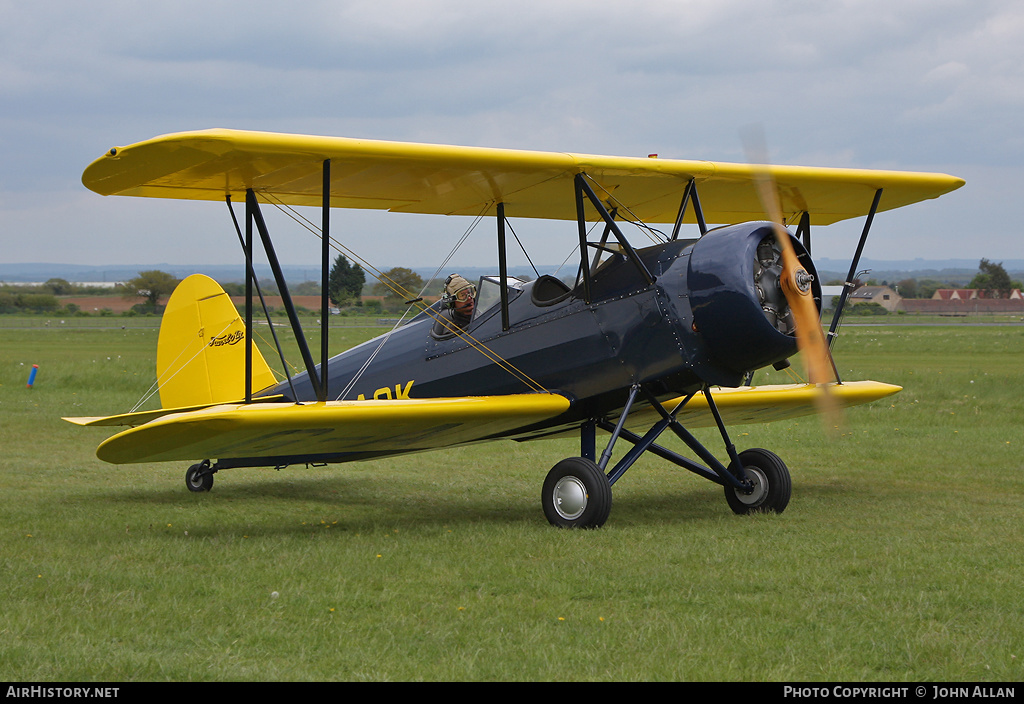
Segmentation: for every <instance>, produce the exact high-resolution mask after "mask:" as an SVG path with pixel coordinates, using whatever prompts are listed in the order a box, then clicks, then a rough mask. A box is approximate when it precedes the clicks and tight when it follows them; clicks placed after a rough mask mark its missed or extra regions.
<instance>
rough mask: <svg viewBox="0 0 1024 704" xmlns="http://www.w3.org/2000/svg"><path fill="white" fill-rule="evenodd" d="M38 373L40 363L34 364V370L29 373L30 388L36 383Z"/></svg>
mask: <svg viewBox="0 0 1024 704" xmlns="http://www.w3.org/2000/svg"><path fill="white" fill-rule="evenodd" d="M37 373H39V365H38V364H33V365H32V371H30V372H29V373H28V384H27V387H28V388H30V389H31V388H32V384H34V383H36V374H37Z"/></svg>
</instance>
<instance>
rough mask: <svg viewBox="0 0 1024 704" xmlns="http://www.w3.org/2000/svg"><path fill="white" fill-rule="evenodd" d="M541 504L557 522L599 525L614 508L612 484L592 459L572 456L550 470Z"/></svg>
mask: <svg viewBox="0 0 1024 704" xmlns="http://www.w3.org/2000/svg"><path fill="white" fill-rule="evenodd" d="M541 505H542V506H543V507H544V515H545V516H547V519H548V521H550V522H551V525H553V526H558V527H559V528H599V527H600V526H602V525H604V522H605V521H606V520H608V514H609V513H610V512H611V510H612V486H611V484H609V483H608V477H606V476H605V474H604V472H602V471H601V468H600V467H598V466H597V464H595V463H594V462H593V461H592V460H588V459H586V458H584V457H569V458H568V459H564V460H562V461H561V462H559V463H558V464H556V465H555V466H554V467H552V468H551V471H550V472H548V476H547V478H546V479H545V480H544V489H543V491H542V492H541Z"/></svg>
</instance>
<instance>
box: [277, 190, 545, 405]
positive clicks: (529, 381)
mask: <svg viewBox="0 0 1024 704" xmlns="http://www.w3.org/2000/svg"><path fill="white" fill-rule="evenodd" d="M262 195H264V196H266V197H267V198H268V200H270V201H271V202H272V203H273V205H274V206H275V207H277V208H278V209H279V210H281V211H282V212H284V213H285V214H286V215H288V216H289V217H290V218H292V220H294V221H295V222H296V223H298V224H299V225H301V226H302V227H304V228H306V229H307V230H308V231H309V232H311V233H312V234H314V235H315V236H317V237H321V238H322V237H323V235H322V233H321V232H320V228H319V227H317V226H316V225H315V224H313V223H312V222H310V221H309V220H308V219H307V218H306V217H305V216H303V215H302V214H300V213H298V212H297V211H295V209H294V208H292V207H291V206H289V205H287V204H286V203H284V202H283V201H282V200H281V199H279V198H277V197H276V196H274V195H273V194H272V193H266V192H264V193H262ZM491 205H492V203H488V204H487V205H486V206H485V207H484V208H483V210H481V212H480V214H479V215H477V217H476V218H475V219H474V221H473V223H472V224H471V225H470V227H469V228H467V231H466V232H465V233H464V234H463V235H462V237H461V238H460V239H459V241H458V243H457V244H456V246H455V248H454V249H453V251H452V252H451V253H450V254H449V255H448V257H446V258H445V260H444V262H442V263H441V265H440V266H439V267H438V269H437V271H438V272H439V271H441V270H442V268H443V267H444V266H445V265H447V263H448V262H449V261H450V260H451V258H452V256H454V254H455V251H456V250H457V249H458V248H459V247H460V246H461V245H462V244H463V243H464V242H465V240H466V238H468V237H469V235H470V233H471V232H472V231H473V229H474V228H475V227H476V226H477V224H478V223H479V222H480V221H481V220H482V219H483V217H484V214H485V213H486V211H487V209H488V208H489V207H490V206H491ZM329 242H330V246H331V247H332V248H333V249H334V250H335V251H338V252H341V253H343V254H346V255H348V256H350V257H352V259H353V260H354V261H356V262H358V263H359V264H360V265H361V266H363V268H365V269H366V270H367V271H369V272H370V273H371V274H372V275H373V276H374V277H375V278H377V280H378V281H380V282H381V283H382V284H384V285H385V286H386V287H387V288H389V289H390V290H392V291H394V292H395V293H397V294H399V295H400V296H403V297H405V298H407V300H408V302H409V304H410V305H411V306H416V307H417V308H418V309H419V310H420V311H421V312H424V313H426V314H427V315H428V316H429V317H431V318H432V319H433V320H435V321H436V322H438V323H440V324H441V325H442V326H444V327H445V328H447V330H448V331H450V332H452V333H453V334H454V335H456V336H458V337H459V338H460V339H462V340H464V341H465V342H466V343H467V344H469V346H470V347H472V348H474V349H476V350H477V351H478V352H480V353H481V354H483V355H484V356H485V357H486V358H487V359H489V360H490V361H492V362H494V363H495V364H496V365H497V366H499V367H500V368H502V369H504V370H505V371H507V372H509V373H510V374H511V375H512V376H514V377H515V378H517V379H519V380H520V381H522V382H523V383H524V384H525V385H526V386H527V387H529V388H530V389H531V390H533V391H546V390H547V389H545V388H544V386H542V385H541V384H540V383H538V382H537V381H535V380H534V379H533V378H532V377H530V376H529V375H528V374H526V373H525V372H523V371H522V370H521V369H519V368H518V367H516V366H515V365H513V364H512V363H511V362H509V361H508V360H506V359H504V358H503V357H501V355H499V354H497V353H496V352H494V351H493V350H491V349H490V348H488V347H487V346H486V345H485V344H484V343H482V342H481V341H479V340H477V339H476V338H474V337H473V336H472V335H470V334H469V333H468V332H466V331H465V330H463V329H462V328H460V327H458V326H457V325H454V324H453V323H450V322H449V321H447V320H446V319H445V317H444V316H442V315H439V314H437V313H435V312H434V311H432V310H431V309H430V307H429V306H426V305H424V304H423V302H422V300H421V294H422V293H423V290H421V291H420V292H419V293H420V295H413V294H412V292H410V291H408V290H407V289H406V288H405V287H404V286H402V285H401V284H399V283H398V282H397V281H394V280H393V279H391V278H390V277H388V276H387V275H386V274H385V273H384V272H382V271H380V270H379V269H377V268H376V267H374V266H373V265H372V264H370V263H369V262H368V261H366V260H365V259H363V258H362V257H360V256H359V255H358V254H356V253H355V252H354V251H352V250H351V249H349V248H348V247H346V246H345V245H343V244H342V243H340V242H338V241H337V240H336V239H334V238H333V237H331V238H330V239H329ZM435 277H436V274H435ZM425 286H426V284H425V285H424V290H425ZM407 314H408V311H407V312H406V314H403V316H402V318H401V319H400V320H399V322H398V323H397V324H396V325H395V327H394V328H392V331H391V332H393V331H394V330H395V329H397V328H398V327H399V326H400V325H401V320H403V319H404V318H405V315H407ZM388 336H390V333H388V335H386V336H385V337H388ZM384 342H386V339H385V340H383V341H382V343H381V345H383V343H384ZM377 352H379V349H378V350H377ZM373 356H376V352H375V353H374V355H373ZM366 366H367V365H366V364H364V365H363V368H362V369H361V370H360V372H359V374H362V372H363V371H365V368H366ZM349 386H351V384H350V385H349ZM350 390H351V389H350V388H347V390H346V391H345V392H343V394H344V393H348V391H350ZM339 398H341V396H339Z"/></svg>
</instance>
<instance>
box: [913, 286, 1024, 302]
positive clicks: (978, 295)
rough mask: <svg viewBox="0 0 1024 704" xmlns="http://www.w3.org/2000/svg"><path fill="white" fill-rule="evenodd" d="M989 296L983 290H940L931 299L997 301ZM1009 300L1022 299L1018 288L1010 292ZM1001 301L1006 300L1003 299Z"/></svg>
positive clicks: (985, 290)
mask: <svg viewBox="0 0 1024 704" xmlns="http://www.w3.org/2000/svg"><path fill="white" fill-rule="evenodd" d="M989 294H990V292H989V291H988V290H987V289H983V288H940V289H939V290H938V291H936V292H935V295H933V296H932V298H933V299H935V300H940V301H975V300H978V299H982V300H989V301H991V300H999V299H998V298H996V297H995V296H991V295H989ZM1009 299H1010V300H1011V301H1019V300H1022V299H1024V296H1021V293H1020V289H1019V288H1015V289H1013V290H1012V291H1010V297H1009ZM1003 300H1006V299H1005V298H1004V299H1003Z"/></svg>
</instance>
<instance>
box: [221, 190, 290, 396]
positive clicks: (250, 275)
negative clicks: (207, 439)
mask: <svg viewBox="0 0 1024 704" xmlns="http://www.w3.org/2000/svg"><path fill="white" fill-rule="evenodd" d="M224 200H225V201H226V202H227V204H228V212H229V213H231V222H232V223H234V226H235V234H236V235H238V243H239V244H240V245H242V251H243V252H244V253H245V267H246V269H245V271H246V274H245V275H246V284H247V288H248V285H249V284H250V283H252V284H255V285H256V295H257V296H259V297H260V305H261V306H262V307H263V315H264V316H265V317H266V319H267V325H268V326H270V335H271V336H272V337H273V338H274V346H275V347H276V348H277V356H278V358H280V360H281V368H282V369H283V370H284V376H285V378H286V379H287V380H288V388H290V389H291V390H292V396H295V385H294V384H292V375H291V374H289V373H288V362H287V361H286V360H285V358H284V350H283V349H281V341H280V340H278V339H277V331H276V330H274V324H273V322H272V321H271V319H270V311H269V310H267V301H266V299H265V298H264V297H263V290H262V289H261V288H260V282H259V280H258V279H257V278H256V272H255V271H253V269H252V238H251V236H252V228H246V229H247V232H248V233H249V235H250V239H249V246H248V247H246V240H245V238H244V237H243V236H242V230H241V228H240V227H239V226H238V218H236V217H235V209H234V208H233V207H231V194H230V193H229V194H228V195H227V196H226V197H225V199H224ZM245 306H246V328H245V335H246V338H247V339H248V340H249V341H250V344H252V339H253V334H252V325H251V324H250V323H251V320H250V318H251V315H250V314H249V311H250V310H251V309H252V300H251V298H250V297H249V296H246V300H245ZM245 361H246V374H245V383H246V392H247V393H246V396H245V402H246V403H249V402H250V401H252V350H249V353H248V354H246V357H245Z"/></svg>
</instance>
